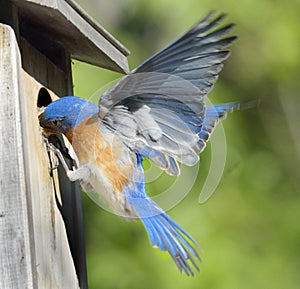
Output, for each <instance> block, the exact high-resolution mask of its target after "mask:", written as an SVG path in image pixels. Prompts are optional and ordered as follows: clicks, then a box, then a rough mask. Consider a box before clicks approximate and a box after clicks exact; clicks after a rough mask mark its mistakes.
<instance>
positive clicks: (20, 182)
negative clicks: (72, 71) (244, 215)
mask: <svg viewBox="0 0 300 289" xmlns="http://www.w3.org/2000/svg"><path fill="white" fill-rule="evenodd" d="M31 57H32V58H34V57H35V55H34V53H32V56H31ZM0 63H1V65H0V95H1V106H0V133H1V136H2V137H1V138H0V158H1V159H0V288H1V289H6V288H9V289H11V288H42V289H47V288H49V289H50V288H51V289H53V288H54V289H62V288H72V289H73V288H75V289H76V288H79V285H78V280H77V277H76V271H75V267H74V264H73V260H72V256H71V253H70V248H69V244H68V239H67V234H66V230H65V226H64V222H63V219H62V217H61V214H60V212H59V210H58V208H57V204H56V194H57V195H59V186H58V184H57V174H56V171H55V172H54V174H55V176H54V178H53V177H51V174H50V170H49V158H48V155H47V152H46V149H45V144H44V142H43V141H42V137H41V131H40V127H39V123H38V117H37V96H38V93H39V91H40V89H41V88H42V87H43V85H42V84H40V83H39V82H38V81H37V80H36V79H34V78H33V77H31V76H30V75H29V74H28V73H27V72H25V71H24V70H23V69H22V68H21V62H20V55H19V51H18V46H17V43H16V39H15V37H14V32H13V30H12V29H11V28H10V27H9V26H5V25H0ZM44 64H45V63H43V62H41V63H40V65H44ZM36 65H38V64H36ZM40 71H41V73H43V72H42V70H40ZM46 71H47V66H46V67H45V70H44V73H46ZM51 77H52V80H53V81H55V74H54V76H51ZM59 77H60V75H59V74H57V78H59ZM62 86H64V87H65V83H64V82H63V83H62ZM64 89H66V88H64ZM49 92H50V94H51V95H52V96H53V97H54V93H52V92H51V91H49Z"/></svg>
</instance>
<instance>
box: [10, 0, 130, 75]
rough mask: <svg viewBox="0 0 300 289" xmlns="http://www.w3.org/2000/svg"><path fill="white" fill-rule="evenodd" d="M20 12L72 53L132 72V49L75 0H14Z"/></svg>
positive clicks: (115, 69) (91, 61) (92, 62)
mask: <svg viewBox="0 0 300 289" xmlns="http://www.w3.org/2000/svg"><path fill="white" fill-rule="evenodd" d="M12 1H13V2H14V3H15V5H16V6H17V7H18V13H19V15H20V16H21V17H23V18H24V17H25V18H26V19H27V21H30V22H31V24H32V25H35V27H38V28H39V31H40V33H41V34H43V35H42V36H43V37H45V36H47V38H48V39H51V40H52V41H54V42H56V43H58V44H59V45H61V46H62V47H64V48H65V49H66V50H67V52H68V53H70V55H71V57H72V58H74V59H78V60H81V61H84V62H87V63H90V64H93V65H97V66H101V67H105V68H108V69H111V70H114V71H118V72H123V73H124V72H125V73H126V72H128V62H127V58H126V57H127V56H128V55H129V51H128V50H127V49H126V48H125V47H124V46H123V45H122V44H121V43H120V42H119V41H117V40H116V39H115V38H114V37H113V36H112V35H111V34H109V33H108V32H107V31H106V30H105V29H104V28H103V27H102V26H101V25H99V24H98V23H97V22H95V21H94V20H93V19H92V18H91V17H90V16H89V15H88V14H87V13H86V12H85V11H84V10H83V9H82V8H81V7H80V6H79V5H78V4H77V3H76V2H75V1H73V0H65V1H64V0H12Z"/></svg>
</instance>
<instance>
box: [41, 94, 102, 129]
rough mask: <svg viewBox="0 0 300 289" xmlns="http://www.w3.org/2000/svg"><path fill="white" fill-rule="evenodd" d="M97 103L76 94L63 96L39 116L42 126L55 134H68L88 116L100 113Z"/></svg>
mask: <svg viewBox="0 0 300 289" xmlns="http://www.w3.org/2000/svg"><path fill="white" fill-rule="evenodd" d="M98 112H99V108H98V106H97V105H96V104H94V103H92V102H90V101H88V100H85V99H83V98H79V97H76V96H66V97H62V98H60V99H58V100H56V101H54V102H52V103H50V104H49V105H48V106H47V107H46V108H45V110H44V112H43V113H42V114H41V115H40V116H39V122H40V126H41V127H43V128H44V129H46V130H47V131H49V132H51V133H55V134H60V133H62V134H67V133H68V132H70V131H71V130H73V129H74V128H76V126H77V125H79V124H80V123H81V122H82V121H84V120H85V119H86V118H87V117H90V116H92V115H95V114H98Z"/></svg>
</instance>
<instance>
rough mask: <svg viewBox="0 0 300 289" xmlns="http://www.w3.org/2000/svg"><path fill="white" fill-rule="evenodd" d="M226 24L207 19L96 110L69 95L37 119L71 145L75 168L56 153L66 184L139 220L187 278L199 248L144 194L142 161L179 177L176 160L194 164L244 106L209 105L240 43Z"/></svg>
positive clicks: (112, 92)
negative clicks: (235, 44)
mask: <svg viewBox="0 0 300 289" xmlns="http://www.w3.org/2000/svg"><path fill="white" fill-rule="evenodd" d="M223 19H224V15H223V14H222V15H220V16H215V15H214V13H210V14H208V15H207V16H206V17H205V18H203V19H202V20H201V21H200V22H199V23H198V24H197V25H195V26H194V27H193V28H192V29H190V30H189V31H188V32H187V33H186V34H184V35H183V36H182V37H181V38H179V39H178V40H177V41H175V42H173V43H172V44H170V45H169V46H167V47H166V48H165V49H163V50H161V51H159V52H158V53H156V54H155V55H153V56H152V57H150V58H149V59H147V60H146V61H145V62H143V63H142V64H141V65H139V66H138V67H137V68H135V69H134V70H132V71H131V72H130V73H129V74H128V75H126V76H124V77H123V78H121V79H120V80H119V81H118V82H117V83H116V84H115V85H113V86H112V87H111V88H110V89H108V90H107V91H106V92H105V93H104V94H103V95H102V96H101V98H100V100H99V105H96V104H94V103H92V102H90V101H88V100H85V99H82V98H79V97H75V96H66V97H62V98H60V99H58V100H56V101H54V102H52V103H51V104H49V105H48V106H47V107H46V108H45V110H44V112H43V113H42V114H41V115H40V117H39V122H40V125H41V127H42V128H44V130H45V131H48V132H51V133H54V134H63V135H65V136H66V137H67V139H68V140H69V142H70V143H71V144H72V147H73V149H74V151H75V153H76V156H77V158H78V163H79V165H78V168H77V169H73V170H70V169H69V168H68V167H67V165H66V164H65V163H64V159H63V157H61V156H60V154H59V152H58V156H60V159H61V161H62V162H63V165H64V167H65V169H66V171H67V175H68V177H69V179H70V180H71V181H76V180H80V182H81V186H82V189H83V190H84V191H90V190H94V191H95V192H97V193H98V194H100V195H101V197H102V198H103V199H104V200H105V201H106V202H107V203H108V204H109V205H110V209H111V210H112V211H113V212H115V213H116V214H118V215H120V216H122V217H124V218H138V219H140V220H141V222H142V223H143V225H144V227H145V229H146V231H147V233H148V236H149V239H150V242H151V244H152V246H154V247H157V248H159V249H160V250H162V251H167V252H168V253H169V255H170V256H171V257H172V259H173V260H174V262H175V264H176V265H177V267H178V268H179V270H180V271H181V272H185V273H186V274H187V275H194V271H195V269H196V270H198V271H199V266H198V264H197V262H199V260H200V257H199V254H198V247H199V245H198V244H197V242H196V241H195V240H194V238H193V237H192V236H191V235H190V234H188V233H187V232H186V231H185V230H184V229H183V228H181V227H180V226H179V225H178V224H177V223H176V222H175V221H174V220H173V219H171V218H170V216H168V215H167V214H166V213H165V212H164V211H163V210H162V209H161V208H160V207H159V206H158V205H157V204H156V203H155V202H154V201H153V200H152V199H151V198H150V197H149V196H148V195H147V193H146V190H145V179H144V169H143V159H144V158H148V159H150V160H151V161H152V162H153V163H154V164H155V165H156V166H158V167H159V168H160V169H162V170H164V171H165V172H166V173H168V174H169V175H172V176H178V175H179V174H180V168H179V166H178V162H179V163H181V164H183V165H187V166H193V165H195V164H196V163H197V162H198V161H199V153H201V152H202V151H203V149H204V148H205V144H206V142H207V141H208V140H209V137H210V134H211V133H212V131H213V130H214V128H215V126H216V125H217V123H218V122H219V120H220V119H221V118H223V117H224V116H225V115H226V113H227V112H229V111H233V110H235V109H238V108H240V103H239V102H231V103H225V104H218V105H206V104H205V99H206V96H207V94H208V93H209V92H210V90H211V89H212V88H213V85H214V83H215V82H216V80H217V78H218V74H219V72H220V71H221V69H222V67H223V64H222V62H223V61H224V60H225V59H226V58H227V57H228V56H229V54H230V51H229V50H228V49H227V47H228V46H229V45H230V44H232V42H233V41H234V40H235V39H236V37H235V36H228V33H229V32H230V31H231V29H232V27H233V24H228V25H224V26H220V25H219V24H220V22H222V20H223ZM197 259H198V261H197ZM200 261H201V260H200Z"/></svg>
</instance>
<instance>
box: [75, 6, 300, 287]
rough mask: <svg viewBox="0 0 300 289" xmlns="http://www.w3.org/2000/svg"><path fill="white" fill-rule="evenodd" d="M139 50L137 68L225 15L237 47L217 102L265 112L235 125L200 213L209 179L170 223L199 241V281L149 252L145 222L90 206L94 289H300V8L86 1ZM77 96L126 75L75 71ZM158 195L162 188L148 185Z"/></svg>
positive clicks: (134, 59)
mask: <svg viewBox="0 0 300 289" xmlns="http://www.w3.org/2000/svg"><path fill="white" fill-rule="evenodd" d="M78 2H79V3H80V4H81V5H82V6H83V7H84V8H85V9H86V10H87V12H89V13H90V14H91V16H92V17H94V18H95V19H96V20H97V21H98V22H99V23H101V24H102V25H103V26H104V27H105V28H106V29H108V30H109V31H110V32H111V33H112V34H113V35H114V36H115V37H116V38H118V40H120V41H121V42H122V43H123V44H124V45H125V46H126V47H128V48H129V49H130V51H131V56H130V57H129V63H130V64H131V67H132V68H133V67H134V66H136V65H138V64H139V63H140V62H141V61H143V60H144V59H145V58H147V57H149V56H150V55H151V54H152V53H154V52H156V51H157V50H159V49H160V48H162V47H163V46H165V45H166V44H168V43H170V42H171V41H172V40H174V39H175V38H176V37H178V36H180V34H182V33H184V32H185V31H186V30H187V29H188V28H189V27H190V26H192V25H193V24H194V23H196V22H197V21H198V20H199V19H200V18H201V17H203V16H204V15H205V14H206V13H207V12H208V11H210V10H211V9H217V10H218V11H221V12H225V13H228V18H227V21H233V22H235V23H236V24H237V25H236V28H235V30H234V32H233V33H234V34H236V35H238V36H239V40H238V41H237V42H236V43H235V44H234V45H233V47H232V55H231V57H230V58H229V59H228V60H227V61H226V65H225V68H224V70H223V71H222V73H221V76H220V79H219V80H218V82H217V84H216V86H215V88H214V90H213V91H212V92H211V93H210V95H209V96H210V99H211V100H212V102H214V103H218V102H224V101H233V100H248V99H260V100H261V105H260V108H259V109H252V110H247V111H239V112H236V113H233V114H230V115H229V116H228V117H227V119H226V120H225V121H223V125H224V128H225V131H226V138H227V151H228V154H227V163H226V168H225V171H224V174H223V177H222V180H221V183H220V185H219V186H218V188H217V190H216V192H215V193H214V195H213V197H212V198H211V199H209V201H208V202H206V203H205V204H202V205H200V204H199V203H198V198H199V192H200V191H201V187H202V185H203V182H204V180H205V177H206V174H207V170H208V168H209V158H210V152H209V148H208V149H207V150H206V151H205V152H204V153H203V154H202V155H201V162H202V163H201V166H200V172H199V177H198V179H197V182H196V183H195V185H194V186H193V189H192V190H191V192H190V193H189V194H188V196H187V197H186V198H185V199H184V200H183V201H182V202H180V204H179V205H178V206H176V207H175V208H174V209H172V210H171V211H169V212H168V213H169V214H170V215H171V216H172V217H173V218H174V219H175V220H176V221H177V222H178V223H179V224H180V225H182V226H183V227H184V228H185V229H186V230H187V231H188V232H190V234H191V235H192V236H193V237H194V238H195V239H196V240H198V241H199V243H200V244H201V246H202V247H203V248H204V251H203V253H202V254H201V256H202V258H203V260H204V261H203V263H202V264H201V273H200V274H196V276H195V277H194V278H188V277H186V276H184V275H181V274H180V273H179V272H178V270H177V268H176V266H175V265H174V264H173V261H172V260H171V258H169V256H167V254H166V253H162V252H159V251H158V250H155V249H153V248H151V246H150V245H149V241H148V239H147V235H146V232H145V231H144V229H143V228H142V225H141V224H140V223H139V222H128V221H124V220H122V219H120V218H118V217H117V216H114V215H112V214H110V213H108V212H106V211H104V210H102V209H100V208H99V207H97V206H96V205H95V204H94V203H93V202H92V201H91V200H90V199H88V197H86V196H83V203H84V219H85V220H84V221H85V233H86V245H87V265H88V277H89V285H90V288H91V289H95V288H106V289H110V288H111V289H113V288H114V289H115V288H120V289H123V288H124V289H125V288H131V289H132V288H143V289H147V288H163V289H167V288H172V289H176V288H191V289H192V288H218V289H222V288H224V289H228V288H232V289H233V288H245V289H247V288H249V289H250V288H251V289H253V288H272V289H277V288H278V289H279V288H280V289H282V288H299V284H300V274H299V268H300V246H299V245H300V225H299V220H300V202H299V185H300V182H299V171H300V162H299V160H300V116H299V112H298V111H299V108H300V100H299V91H300V84H299V83H300V82H299V75H300V25H299V11H300V2H299V1H296V0H294V1H277V0H261V1H250V0H241V1H238V2H237V1H233V0H228V1H221V0H214V1H209V0H202V1H196V0H185V1H179V0H159V1H145V0H127V1H122V0H111V1H105V2H104V1H95V0H86V1H78ZM73 74H74V75H73V77H74V83H75V94H76V95H78V96H82V97H83V96H85V97H90V95H91V94H93V93H94V91H96V90H97V89H99V88H101V87H102V86H104V85H105V84H106V83H108V82H110V81H111V80H114V79H116V78H118V77H120V75H119V74H116V73H113V72H109V71H107V70H103V69H100V68H96V67H93V66H90V65H87V64H84V63H80V62H78V61H74V64H73ZM148 189H149V190H150V191H152V193H153V194H155V190H156V191H157V192H159V190H160V186H159V185H157V184H155V183H154V184H150V185H149V186H148Z"/></svg>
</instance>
